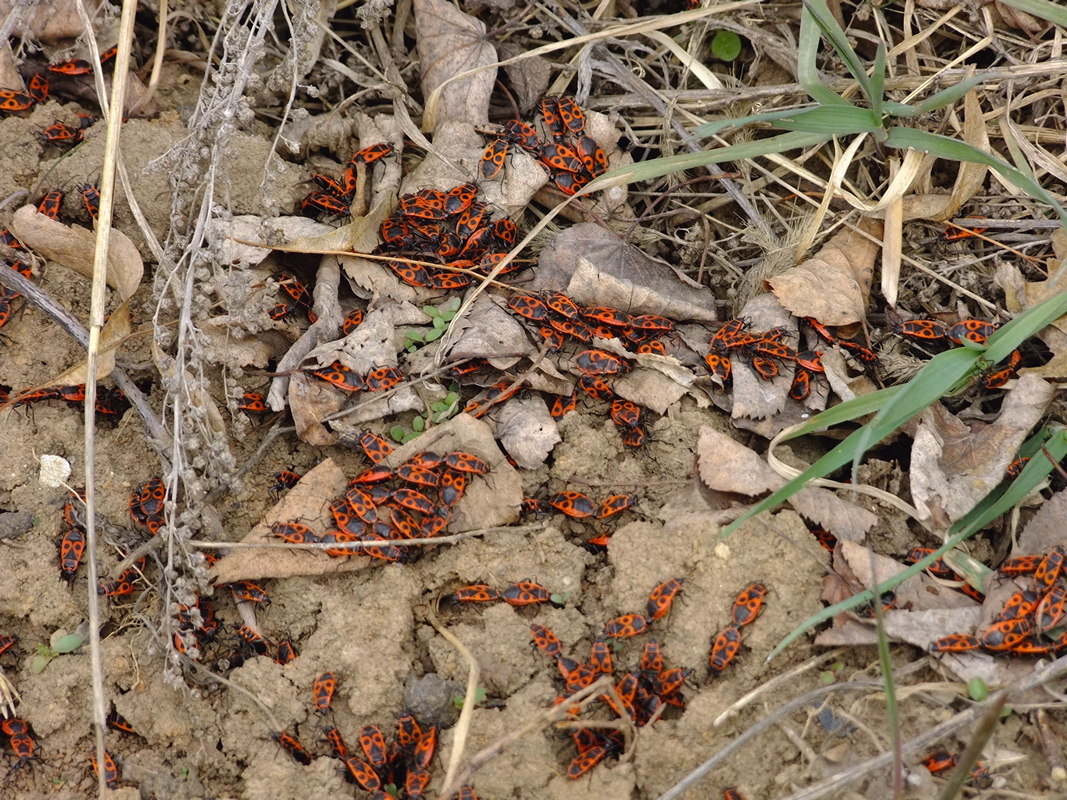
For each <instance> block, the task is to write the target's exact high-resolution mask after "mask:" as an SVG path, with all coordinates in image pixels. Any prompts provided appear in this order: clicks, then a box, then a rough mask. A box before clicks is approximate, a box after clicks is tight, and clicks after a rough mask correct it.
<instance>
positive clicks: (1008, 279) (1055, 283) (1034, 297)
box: [993, 261, 1067, 345]
mask: <svg viewBox="0 0 1067 800" xmlns="http://www.w3.org/2000/svg"><path fill="white" fill-rule="evenodd" d="M1064 266H1067V261H1065V262H1064V263H1063V264H1053V265H1050V269H1049V273H1050V275H1051V277H1049V278H1046V279H1045V280H1042V281H1028V280H1026V278H1024V277H1023V274H1022V272H1020V271H1019V268H1018V267H1017V266H1015V265H1014V264H1011V263H1009V262H1003V263H1001V264H1000V266H998V267H997V271H996V273H994V275H993V281H994V282H995V283H996V284H997V286H999V287H1000V288H1001V289H1003V290H1004V307H1005V308H1006V309H1008V311H1010V312H1011V313H1012V314H1020V313H1022V312H1023V311H1026V310H1027V309H1029V308H1033V307H1034V306H1036V305H1038V304H1039V303H1041V302H1043V301H1045V300H1047V299H1048V298H1050V297H1052V296H1053V295H1057V294H1061V293H1062V292H1063V291H1064V290H1067V269H1063V267H1064ZM1052 325H1053V326H1055V327H1056V329H1057V330H1059V331H1061V332H1063V333H1067V316H1063V317H1060V318H1059V319H1057V320H1055V321H1054V322H1052ZM1049 344H1050V345H1051V344H1052V342H1051V341H1050V342H1049Z"/></svg>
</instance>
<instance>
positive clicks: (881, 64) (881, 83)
mask: <svg viewBox="0 0 1067 800" xmlns="http://www.w3.org/2000/svg"><path fill="white" fill-rule="evenodd" d="M884 92H885V42H879V43H878V52H876V53H875V54H874V69H873V70H872V71H871V111H872V112H873V113H874V116H875V118H876V119H879V120H880V119H881V118H882V105H883V103H884V102H885V97H883V93H884ZM879 127H880V126H879Z"/></svg>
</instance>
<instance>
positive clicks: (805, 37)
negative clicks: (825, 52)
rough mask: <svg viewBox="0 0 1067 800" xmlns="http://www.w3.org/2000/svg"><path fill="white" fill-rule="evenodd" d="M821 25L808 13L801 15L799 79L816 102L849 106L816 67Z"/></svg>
mask: <svg viewBox="0 0 1067 800" xmlns="http://www.w3.org/2000/svg"><path fill="white" fill-rule="evenodd" d="M819 40H820V37H819V26H818V25H816V24H815V18H814V17H813V16H812V15H811V14H808V13H801V15H800V39H799V41H798V42H797V80H798V81H799V82H800V85H801V86H803V87H804V91H805V92H807V93H808V96H809V97H811V99H812V100H814V101H815V102H816V103H819V104H820V105H824V106H847V105H849V103H848V101H847V100H845V99H844V98H843V97H841V96H840V95H838V94H836V93H835V92H834V91H833V90H831V89H830V87H829V86H827V85H826V83H825V82H823V79H822V78H821V77H820V76H819V70H818V68H817V67H816V60H817V57H818V55H819Z"/></svg>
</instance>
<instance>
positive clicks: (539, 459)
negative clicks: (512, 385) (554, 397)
mask: <svg viewBox="0 0 1067 800" xmlns="http://www.w3.org/2000/svg"><path fill="white" fill-rule="evenodd" d="M493 416H494V420H495V422H496V436H497V439H499V440H500V444H501V446H502V447H503V448H504V450H506V451H507V452H508V454H509V455H510V456H511V457H512V458H513V459H515V463H516V464H518V465H519V466H520V467H521V468H522V469H537V468H538V467H540V466H541V465H542V464H544V463H545V459H546V458H548V454H549V453H551V452H552V448H553V447H555V446H556V445H557V444H559V443H560V442H562V441H563V437H562V436H560V435H559V428H557V427H556V421H555V420H554V419H552V415H551V414H549V413H548V406H546V405H545V401H544V398H542V397H541V396H540V395H537V396H529V397H516V398H513V399H511V400H509V401H508V402H507V403H504V404H503V406H502V407H501V408H500V409H499V410H498V411H497V412H496V413H495V414H494V415H493Z"/></svg>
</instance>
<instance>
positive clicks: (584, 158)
mask: <svg viewBox="0 0 1067 800" xmlns="http://www.w3.org/2000/svg"><path fill="white" fill-rule="evenodd" d="M541 120H542V122H543V124H544V129H545V132H546V133H547V134H548V137H549V138H550V139H551V141H545V140H542V138H541V137H540V136H539V135H538V132H537V129H536V128H535V127H534V126H533V125H531V124H529V123H527V122H523V121H522V120H518V119H512V120H508V121H507V122H505V123H504V124H503V125H500V126H495V127H486V128H482V129H480V131H481V133H483V134H485V135H486V136H489V137H491V140H490V142H489V144H488V146H487V147H486V148H485V152H484V153H483V154H482V160H481V164H480V165H479V171H480V172H481V176H482V177H483V178H485V179H486V180H491V179H493V178H495V177H496V176H497V175H498V174H500V171H501V170H502V169H503V168H504V164H505V162H506V161H507V156H508V153H509V152H510V150H511V148H512V147H518V148H520V149H522V150H525V151H526V152H527V153H529V154H530V155H531V156H533V157H534V158H535V159H536V160H537V162H538V163H539V164H540V165H541V166H542V167H544V168H545V169H546V170H548V175H549V179H550V180H551V181H552V183H553V184H554V185H555V187H556V188H557V189H559V190H560V191H561V192H563V193H564V194H566V195H572V194H574V193H575V192H577V191H578V190H579V189H581V188H582V187H583V186H585V185H586V184H588V183H589V182H590V181H592V180H593V178H595V177H597V176H598V175H603V174H604V173H605V172H606V171H607V169H608V159H607V156H605V155H604V151H603V150H602V149H601V147H600V145H599V144H597V142H596V140H595V139H593V138H592V137H590V136H588V135H587V134H586V130H585V112H583V111H582V109H581V107H580V106H579V105H578V104H577V103H576V102H575V101H574V98H572V97H566V96H563V97H551V96H550V97H545V98H544V99H543V100H542V101H541Z"/></svg>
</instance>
